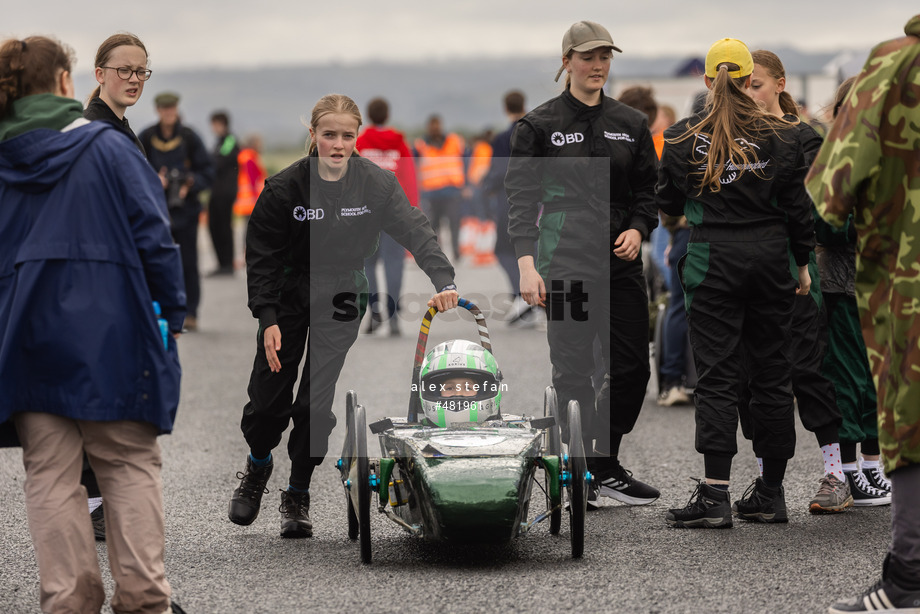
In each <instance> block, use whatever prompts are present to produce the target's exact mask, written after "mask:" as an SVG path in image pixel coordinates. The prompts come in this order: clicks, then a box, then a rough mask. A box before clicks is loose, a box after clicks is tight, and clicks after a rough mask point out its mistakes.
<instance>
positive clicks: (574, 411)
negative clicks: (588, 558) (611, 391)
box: [568, 401, 588, 559]
mask: <svg viewBox="0 0 920 614" xmlns="http://www.w3.org/2000/svg"><path fill="white" fill-rule="evenodd" d="M568 418H569V459H568V468H569V472H570V473H571V476H570V478H569V488H568V494H569V528H570V533H571V535H570V536H571V539H572V558H575V559H578V558H581V556H582V555H583V554H584V552H585V515H586V514H587V511H588V484H587V480H586V476H587V473H588V463H587V459H586V458H585V444H584V441H582V438H581V409H580V408H579V407H578V401H569V406H568Z"/></svg>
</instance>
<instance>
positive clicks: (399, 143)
mask: <svg viewBox="0 0 920 614" xmlns="http://www.w3.org/2000/svg"><path fill="white" fill-rule="evenodd" d="M367 116H368V119H370V121H371V125H370V126H368V127H367V128H365V129H364V131H363V132H362V133H361V134H360V135H359V136H358V140H357V144H356V146H357V149H358V152H359V153H360V154H361V155H362V156H364V157H365V158H367V159H369V160H371V161H372V162H374V163H376V164H377V166H380V167H382V168H385V169H387V170H388V171H392V172H393V173H395V174H396V180H397V181H399V185H400V186H402V189H403V191H404V192H405V193H406V196H407V197H408V198H409V203H410V204H411V205H412V206H413V207H418V185H417V184H416V181H415V162H414V161H413V160H412V152H410V151H409V146H408V145H406V140H405V138H404V137H403V135H402V133H401V132H399V131H397V130H394V129H392V128H388V127H386V126H385V124H386V123H387V120H388V119H389V117H390V106H389V104H387V101H386V100H384V99H383V98H374V99H373V100H371V101H370V102H369V103H368V105H367ZM405 251H406V250H405V249H403V247H402V246H401V245H399V244H398V243H397V242H396V241H394V240H393V239H392V238H391V237H390V235H388V234H386V233H381V234H380V244H379V246H378V248H377V251H376V252H375V253H374V255H373V256H370V257H369V258H367V259H366V260H365V261H364V271H365V273H366V274H367V287H368V289H367V291H368V294H369V295H370V298H369V301H368V310H367V315H368V325H367V328H366V329H365V332H368V333H372V332H374V330H376V329H377V328H379V327H380V326H381V325H382V323H383V322H384V320H385V319H387V320H389V323H390V335H391V336H394V337H395V336H397V335H399V322H398V318H397V314H398V313H399V295H400V290H401V288H402V278H403V263H404V261H405ZM381 258H382V260H383V274H384V278H385V279H386V289H387V291H386V294H385V295H384V296H385V298H386V300H385V302H386V318H384V308H383V307H382V305H381V303H383V302H384V300H383V299H382V298H381V297H380V294H379V293H378V290H377V261H378V260H379V259H381Z"/></svg>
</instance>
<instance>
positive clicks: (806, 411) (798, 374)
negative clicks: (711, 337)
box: [738, 115, 843, 447]
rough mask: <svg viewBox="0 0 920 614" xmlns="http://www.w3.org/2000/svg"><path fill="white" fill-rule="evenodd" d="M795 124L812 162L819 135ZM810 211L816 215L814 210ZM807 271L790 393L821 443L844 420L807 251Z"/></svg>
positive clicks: (746, 394) (797, 313)
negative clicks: (827, 361)
mask: <svg viewBox="0 0 920 614" xmlns="http://www.w3.org/2000/svg"><path fill="white" fill-rule="evenodd" d="M785 119H787V120H790V121H793V122H795V121H798V118H797V117H796V116H794V115H787V116H786V117H785ZM797 128H798V131H799V139H800V140H801V142H802V148H803V151H804V153H805V163H806V164H808V165H809V166H811V163H812V162H813V161H814V159H815V157H816V156H817V155H818V150H819V149H821V143H822V141H823V139H822V138H821V136H820V135H819V134H818V133H817V132H816V131H815V129H814V128H812V127H811V126H810V125H808V124H807V123H805V122H799V123H798V124H797ZM812 213H813V215H817V211H814V209H813V210H812ZM816 223H817V221H816ZM816 230H817V227H816ZM790 260H791V257H790ZM795 269H796V266H795V262H794V261H793V262H791V265H790V271H791V274H792V275H793V276H797V272H796V270H795ZM808 273H809V275H810V276H811V290H809V292H808V295H807V296H799V295H796V297H795V302H794V306H793V310H792V324H791V329H790V331H791V339H790V348H791V352H790V359H791V361H792V394H793V395H794V396H795V399H796V404H797V405H798V408H799V418H801V420H802V424H803V425H804V426H805V428H806V429H808V430H809V431H811V432H812V433H814V434H815V438H816V439H817V440H818V446H822V447H823V446H825V445H828V444H832V443H837V442H839V441H840V437H839V430H840V426H841V423H842V421H843V420H842V417H841V414H840V410H839V409H838V407H837V397H836V394H835V389H834V384H833V383H832V382H831V380H830V379H828V377H827V376H826V375H825V374H824V370H823V365H824V357H825V355H826V354H827V347H828V327H827V322H828V319H827V310H826V309H825V306H824V298H823V288H822V280H821V278H820V275H819V273H818V263H817V259H816V257H815V252H812V253H811V254H809V260H808ZM744 366H745V368H746V370H747V372H748V373H749V374H750V373H756V365H751V364H749V361H748V360H746V359H745V360H744ZM742 383H743V389H742V393H741V403H740V405H739V407H738V409H739V415H740V418H741V430H742V432H743V433H744V436H745V437H746V438H747V439H753V425H752V424H751V420H750V416H749V414H748V406H749V404H750V400H751V395H750V388H749V386H748V381H747V379H745V380H744V381H743V382H742Z"/></svg>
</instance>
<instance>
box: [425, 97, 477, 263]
mask: <svg viewBox="0 0 920 614" xmlns="http://www.w3.org/2000/svg"><path fill="white" fill-rule="evenodd" d="M465 148H466V145H465V144H464V142H463V138H462V137H461V136H460V135H458V134H454V133H453V132H451V133H449V134H444V130H443V128H442V127H441V118H440V116H438V115H432V116H431V117H429V118H428V123H427V127H426V132H425V137H424V138H422V139H416V140H415V155H416V157H417V158H418V177H419V184H420V189H421V199H422V208H423V209H424V210H425V213H426V214H427V215H428V219H429V220H431V226H432V228H434V231H435V234H437V235H438V237H439V239H438V240H439V241H440V234H441V220H444V219H446V220H447V224H448V226H449V228H450V243H451V250H452V252H453V256H454V263H457V262H459V261H460V256H461V254H460V206H461V202H462V198H463V188H464V187H465V186H466V174H465V171H464V161H463V157H464V153H465V151H464V150H465Z"/></svg>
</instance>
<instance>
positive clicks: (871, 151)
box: [806, 15, 920, 472]
mask: <svg viewBox="0 0 920 614" xmlns="http://www.w3.org/2000/svg"><path fill="white" fill-rule="evenodd" d="M904 31H905V33H906V34H907V36H905V37H903V38H898V39H894V40H891V41H887V42H884V43H882V44H880V45H878V46H877V47H875V49H873V50H872V53H871V54H870V56H869V59H868V60H867V62H866V65H865V66H864V67H863V70H862V73H861V74H860V76H859V78H858V80H857V81H856V83H855V84H854V85H853V88H852V90H851V91H850V94H849V96H848V97H847V99H846V101H845V102H844V104H843V106H842V107H841V109H840V114H839V116H838V118H837V121H836V123H835V124H834V126H833V128H832V129H831V132H830V134H828V137H827V140H826V141H825V143H824V146H823V147H822V148H821V151H820V153H819V154H818V158H817V160H815V163H814V165H813V166H812V169H811V172H810V173H809V174H808V177H807V179H806V185H807V188H808V191H809V192H810V193H811V195H812V198H813V199H814V201H815V203H816V205H817V207H818V211H819V213H820V214H821V216H822V217H823V218H824V219H826V220H827V221H828V222H830V223H831V224H833V225H835V226H838V227H839V226H843V224H844V223H845V221H846V219H847V216H848V215H849V214H850V212H852V213H853V216H854V221H855V225H856V230H857V235H858V239H857V241H858V242H857V252H858V256H857V262H856V269H857V271H856V296H857V301H858V303H859V308H860V316H861V324H862V329H863V336H864V338H865V340H866V348H867V350H868V354H869V362H870V364H871V366H872V373H873V376H874V378H875V384H876V388H877V389H878V403H879V443H880V445H881V448H882V454H883V456H884V460H885V469H886V471H889V472H890V471H893V470H895V469H897V468H899V467H903V466H906V465H908V464H917V463H920V129H918V126H920V15H917V16H915V17H913V18H912V19H911V20H910V21H909V22H908V23H907V25H906V26H905V28H904Z"/></svg>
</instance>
